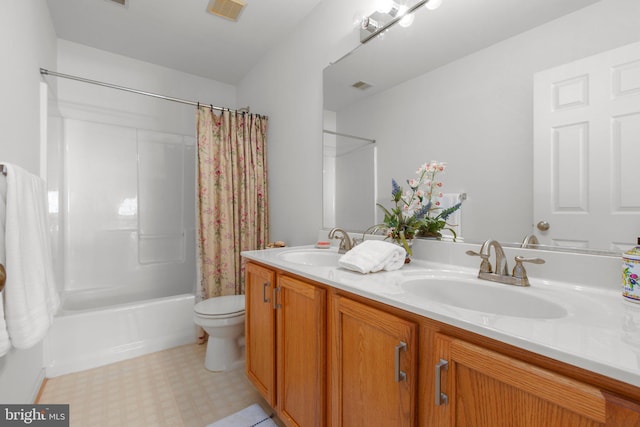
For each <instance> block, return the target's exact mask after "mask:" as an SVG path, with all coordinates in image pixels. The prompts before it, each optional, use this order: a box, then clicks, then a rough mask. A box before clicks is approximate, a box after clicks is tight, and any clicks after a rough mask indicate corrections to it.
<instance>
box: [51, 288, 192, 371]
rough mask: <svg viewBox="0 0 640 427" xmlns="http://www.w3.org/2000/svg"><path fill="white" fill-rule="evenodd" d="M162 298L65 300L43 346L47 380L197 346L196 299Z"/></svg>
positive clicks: (116, 295) (126, 295) (112, 292)
mask: <svg viewBox="0 0 640 427" xmlns="http://www.w3.org/2000/svg"><path fill="white" fill-rule="evenodd" d="M162 292H163V291H162V290H160V291H152V290H140V291H131V290H130V289H123V288H122V289H109V290H92V291H77V292H72V293H67V294H65V295H63V296H62V307H61V309H60V312H59V313H58V314H57V315H56V317H55V318H54V321H53V325H52V327H51V330H50V331H49V334H48V336H47V338H46V339H45V343H44V359H45V366H46V376H47V377H48V378H51V377H56V376H58V375H63V374H67V373H71V372H78V371H82V370H85V369H91V368H95V367H98V366H102V365H106V364H109V363H113V362H117V361H120V360H125V359H130V358H132V357H137V356H141V355H143V354H147V353H152V352H155V351H160V350H165V349H167V348H171V347H175V346H179V345H183V344H189V343H193V342H195V340H196V326H195V324H194V323H193V305H194V303H195V297H194V295H192V294H182V295H174V296H165V295H163V294H162Z"/></svg>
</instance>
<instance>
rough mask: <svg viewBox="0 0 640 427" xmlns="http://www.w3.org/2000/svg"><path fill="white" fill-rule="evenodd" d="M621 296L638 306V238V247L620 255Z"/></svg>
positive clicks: (639, 241)
mask: <svg viewBox="0 0 640 427" xmlns="http://www.w3.org/2000/svg"><path fill="white" fill-rule="evenodd" d="M622 296H623V297H624V299H625V300H626V301H631V302H635V303H638V304H640V237H638V246H636V247H634V248H631V249H629V250H628V251H627V252H625V253H624V254H623V255H622Z"/></svg>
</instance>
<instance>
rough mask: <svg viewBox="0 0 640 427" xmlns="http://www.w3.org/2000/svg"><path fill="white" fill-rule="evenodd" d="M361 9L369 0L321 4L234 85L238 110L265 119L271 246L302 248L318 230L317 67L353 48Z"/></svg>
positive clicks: (319, 140)
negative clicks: (281, 243)
mask: <svg viewBox="0 0 640 427" xmlns="http://www.w3.org/2000/svg"><path fill="white" fill-rule="evenodd" d="M365 11H367V12H370V11H371V2H370V1H367V0H351V1H349V2H344V1H343V0H324V1H323V2H322V3H320V4H319V5H318V6H317V7H316V8H315V9H314V10H313V12H312V13H311V15H309V16H308V17H307V19H305V20H304V21H303V22H302V23H301V24H300V25H299V26H298V28H297V30H296V31H294V32H293V33H292V34H291V35H290V36H288V37H287V38H286V39H284V40H283V41H282V42H281V43H280V44H278V45H277V46H275V47H274V48H273V49H271V50H270V51H269V52H268V53H267V55H266V56H265V57H264V59H262V60H261V61H260V62H259V63H258V65H256V67H254V68H253V69H252V70H251V72H249V73H248V74H247V76H246V77H245V78H244V79H243V80H242V82H241V84H240V85H239V86H238V103H239V105H247V104H250V105H251V111H255V112H258V113H260V114H266V115H267V116H269V135H268V141H267V144H268V145H267V153H268V170H269V200H270V202H269V210H270V224H271V229H270V231H271V240H284V241H285V242H286V243H287V244H288V245H296V244H309V243H313V242H315V241H316V237H317V236H316V234H317V231H318V230H319V229H320V228H322V110H323V108H322V69H323V68H324V67H326V66H327V65H328V64H329V62H331V61H335V60H337V59H338V58H339V57H340V56H342V55H343V54H345V53H346V52H348V51H349V50H351V49H353V48H354V47H355V46H357V45H358V44H359V41H358V37H359V36H358V31H357V30H356V28H355V27H354V24H353V20H354V16H356V15H357V14H358V13H359V12H365ZM360 15H362V13H360Z"/></svg>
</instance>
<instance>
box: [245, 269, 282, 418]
mask: <svg viewBox="0 0 640 427" xmlns="http://www.w3.org/2000/svg"><path fill="white" fill-rule="evenodd" d="M245 274H246V276H245V288H246V292H245V294H246V296H245V298H246V316H245V342H246V372H247V377H248V378H249V380H250V381H251V382H252V383H253V385H254V386H255V387H256V389H257V390H258V391H259V392H260V394H262V397H264V399H265V400H266V401H267V403H269V405H271V406H272V407H274V408H275V407H276V364H275V362H276V359H275V354H276V349H275V342H276V341H275V340H276V328H275V310H274V309H273V301H272V298H273V295H272V294H273V289H274V287H275V277H276V276H275V273H274V272H273V271H272V270H269V269H268V268H264V267H261V266H258V265H255V264H252V263H247V266H246V269H245Z"/></svg>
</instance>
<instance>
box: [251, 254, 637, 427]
mask: <svg viewBox="0 0 640 427" xmlns="http://www.w3.org/2000/svg"><path fill="white" fill-rule="evenodd" d="M246 308H247V310H246V343H247V349H246V350H247V352H246V356H247V357H246V371H247V376H248V378H249V379H250V380H251V382H252V383H253V384H254V385H255V387H256V389H257V390H258V391H259V392H260V393H261V394H262V395H263V396H264V398H265V399H266V401H267V402H268V403H269V404H270V405H271V406H272V407H273V408H274V409H275V410H276V412H277V413H278V415H279V417H280V419H281V420H282V421H283V422H284V423H285V424H286V425H287V426H301V427H314V426H315V427H322V426H331V427H351V426H367V427H370V426H372V427H375V426H384V427H387V426H394V427H396V426H400V427H404V426H420V427H466V426H474V427H483V426H486V427H501V426H504V427H507V426H508V427H519V426H521V427H551V426H552V427H565V426H566V427H591V426H606V427H633V426H637V427H640V403H638V402H640V389H639V388H638V387H633V386H631V385H629V384H625V383H622V382H619V381H616V380H613V379H611V378H608V377H605V376H602V375H599V374H595V373H592V372H588V371H585V370H582V369H580V368H577V367H574V366H570V365H567V364H564V363H562V362H558V361H554V360H551V359H549V358H545V357H544V356H540V355H536V354H533V353H529V352H527V351H525V350H522V349H518V348H516V347H513V346H509V345H507V344H504V343H500V342H497V341H494V340H491V339H488V338H484V337H481V336H479V335H477V334H474V333H472V332H468V331H465V330H462V329H459V328H456V327H453V326H450V325H446V324H443V323H439V322H437V321H434V320H431V319H427V318H424V317H422V316H419V315H416V314H413V313H408V312H405V311H403V310H400V309H398V308H394V307H389V306H387V305H384V304H382V303H379V302H375V301H371V300H368V299H367V298H364V297H362V296H358V295H353V294H351V293H348V292H344V291H341V290H337V289H334V288H332V287H329V286H325V285H322V284H320V283H315V282H312V281H309V280H307V279H304V278H301V277H297V276H293V275H291V274H288V273H284V272H276V271H275V270H273V269H270V268H267V267H264V266H262V265H260V264H255V263H252V262H249V263H247V267H246ZM437 365H440V367H439V370H438V371H436V366H437ZM438 380H439V381H438ZM438 383H439V384H438ZM438 386H439V392H436V388H438ZM440 393H442V396H441V395H440ZM436 396H439V397H440V399H439V400H438V403H436ZM445 396H446V398H445ZM445 399H446V402H445Z"/></svg>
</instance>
